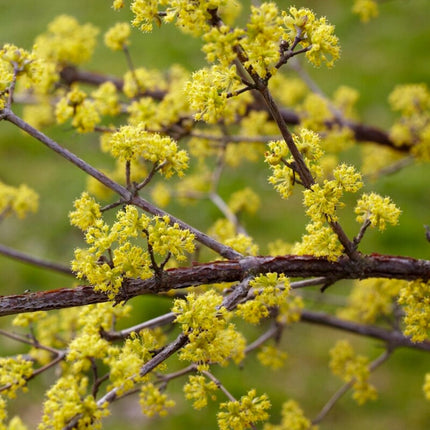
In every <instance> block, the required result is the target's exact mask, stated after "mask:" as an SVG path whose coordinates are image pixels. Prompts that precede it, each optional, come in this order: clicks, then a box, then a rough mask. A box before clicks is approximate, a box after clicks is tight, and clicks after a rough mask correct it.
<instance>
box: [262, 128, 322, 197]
mask: <svg viewBox="0 0 430 430" xmlns="http://www.w3.org/2000/svg"><path fill="white" fill-rule="evenodd" d="M293 140H294V143H295V144H296V146H297V148H298V149H299V151H300V152H301V153H302V155H303V158H304V160H305V162H306V163H307V165H308V167H309V169H310V171H311V172H312V174H313V175H315V176H316V177H318V176H320V174H321V169H320V167H319V165H318V160H319V159H320V158H321V157H322V155H323V151H322V150H321V146H320V138H319V136H318V134H317V133H315V132H313V131H311V130H308V129H306V128H302V129H300V130H299V132H298V133H297V134H293ZM288 155H289V150H288V146H287V144H286V142H285V141H283V140H277V141H273V142H269V151H267V152H266V153H265V161H266V162H267V163H268V164H269V166H270V168H271V170H272V175H271V176H270V177H269V182H270V183H271V184H272V185H274V188H275V190H276V191H278V192H279V194H280V195H281V197H282V198H283V199H287V198H288V197H290V196H291V194H292V192H293V186H294V184H295V179H296V177H295V172H294V170H293V169H292V166H294V158H293V157H292V156H289V157H288ZM287 157H288V158H287Z"/></svg>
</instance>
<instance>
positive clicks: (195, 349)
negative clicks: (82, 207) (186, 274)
mask: <svg viewBox="0 0 430 430" xmlns="http://www.w3.org/2000/svg"><path fill="white" fill-rule="evenodd" d="M221 303H222V296H220V295H218V294H217V293H215V292H214V291H208V292H206V293H204V294H201V295H199V296H197V295H195V294H194V293H190V294H188V295H187V298H186V300H183V299H179V300H175V303H174V306H173V308H172V312H174V313H175V314H176V320H175V322H176V323H178V324H181V327H182V331H183V332H184V333H185V334H186V335H187V336H188V339H189V343H188V344H187V345H186V346H185V347H184V348H183V349H182V350H181V352H180V354H179V358H180V359H181V360H187V361H191V362H193V363H199V364H205V363H219V364H221V365H226V364H227V363H228V361H229V360H233V361H235V362H236V363H239V362H240V361H242V359H243V358H244V353H245V339H244V337H243V336H242V335H241V334H240V333H239V332H238V331H237V330H236V329H235V327H234V325H233V324H232V323H229V322H228V320H229V319H230V318H231V317H232V314H231V313H230V312H228V311H227V309H225V308H224V307H223V306H221Z"/></svg>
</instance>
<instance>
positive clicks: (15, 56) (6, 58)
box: [0, 43, 55, 110]
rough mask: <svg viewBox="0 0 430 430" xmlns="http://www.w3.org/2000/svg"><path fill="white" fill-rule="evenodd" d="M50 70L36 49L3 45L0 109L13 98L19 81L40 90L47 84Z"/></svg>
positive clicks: (0, 74) (0, 63)
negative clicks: (28, 49)
mask: <svg viewBox="0 0 430 430" xmlns="http://www.w3.org/2000/svg"><path fill="white" fill-rule="evenodd" d="M48 72H49V67H48V65H47V63H46V62H45V61H44V60H42V59H41V58H40V57H39V56H38V55H37V53H35V52H34V51H32V52H29V51H27V50H25V49H22V48H19V47H17V46H15V45H12V44H10V43H6V44H5V45H3V47H2V49H1V50H0V110H2V109H4V108H5V107H6V104H7V102H8V101H9V99H11V96H12V94H11V92H12V91H13V87H14V86H15V84H16V83H17V82H18V83H22V84H23V86H24V87H32V88H34V89H36V90H37V89H39V90H40V89H42V88H44V87H46V86H47V85H46V81H49V78H48V77H47V75H48V74H49V73H48ZM54 80H55V79H54Z"/></svg>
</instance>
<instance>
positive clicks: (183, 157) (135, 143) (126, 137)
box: [105, 125, 188, 178]
mask: <svg viewBox="0 0 430 430" xmlns="http://www.w3.org/2000/svg"><path fill="white" fill-rule="evenodd" d="M105 144H106V145H107V146H109V147H110V148H109V149H110V152H111V154H112V155H113V156H114V157H115V158H118V159H119V160H120V161H123V162H124V161H132V160H137V159H143V160H146V161H149V162H150V163H152V164H153V165H154V166H155V167H159V168H160V172H161V173H162V174H163V175H164V176H165V177H166V178H170V177H171V176H172V175H173V174H174V173H176V174H178V175H179V176H182V175H183V173H184V170H185V169H186V168H187V167H188V155H187V153H186V151H185V150H179V149H178V145H177V143H176V142H175V141H174V140H173V139H172V138H171V137H169V136H162V135H160V134H158V133H150V132H147V131H145V130H144V128H143V127H141V126H134V125H125V126H122V127H121V128H120V129H119V131H117V132H116V133H113V134H112V135H111V136H110V137H108V140H107V141H106V142H105Z"/></svg>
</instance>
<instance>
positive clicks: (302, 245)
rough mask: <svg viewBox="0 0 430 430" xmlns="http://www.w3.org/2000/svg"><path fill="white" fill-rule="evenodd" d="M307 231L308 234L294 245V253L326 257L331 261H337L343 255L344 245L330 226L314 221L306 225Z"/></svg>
mask: <svg viewBox="0 0 430 430" xmlns="http://www.w3.org/2000/svg"><path fill="white" fill-rule="evenodd" d="M306 231H307V233H308V234H305V235H303V236H302V240H301V242H299V243H296V244H295V245H294V246H293V249H292V250H291V252H292V253H293V254H297V255H314V256H315V257H326V258H327V259H329V260H330V261H336V260H337V259H338V258H339V257H340V256H341V255H342V253H343V246H342V244H341V243H340V242H339V239H338V237H337V236H336V234H335V233H334V232H333V230H332V229H331V228H330V227H329V226H327V225H324V223H323V222H321V221H317V222H312V223H309V224H308V225H307V226H306Z"/></svg>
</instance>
